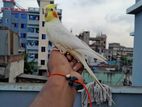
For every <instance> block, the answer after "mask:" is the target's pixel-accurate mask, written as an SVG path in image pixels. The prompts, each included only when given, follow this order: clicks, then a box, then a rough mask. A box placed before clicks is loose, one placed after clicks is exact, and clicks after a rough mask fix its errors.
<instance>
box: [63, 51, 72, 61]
mask: <svg viewBox="0 0 142 107" xmlns="http://www.w3.org/2000/svg"><path fill="white" fill-rule="evenodd" d="M65 56H66V58H67V59H68V61H69V62H71V61H72V60H73V56H71V55H70V54H69V53H66V54H65Z"/></svg>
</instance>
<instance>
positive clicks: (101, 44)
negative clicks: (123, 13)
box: [90, 33, 107, 55]
mask: <svg viewBox="0 0 142 107" xmlns="http://www.w3.org/2000/svg"><path fill="white" fill-rule="evenodd" d="M90 40H91V41H92V44H90V47H91V48H92V49H93V50H94V51H96V52H98V53H99V54H101V55H104V53H105V50H106V40H107V35H106V34H102V33H101V34H99V35H97V36H96V37H95V38H94V37H92V38H90Z"/></svg>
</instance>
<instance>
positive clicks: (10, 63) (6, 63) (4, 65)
mask: <svg viewBox="0 0 142 107" xmlns="http://www.w3.org/2000/svg"><path fill="white" fill-rule="evenodd" d="M0 32H1V36H0V81H2V82H10V83H15V82H16V79H15V78H16V77H17V76H18V75H19V74H21V73H23V72H24V71H23V70H24V57H23V55H22V54H19V53H18V51H19V36H18V34H17V33H15V32H13V31H11V30H9V29H8V28H6V27H0Z"/></svg>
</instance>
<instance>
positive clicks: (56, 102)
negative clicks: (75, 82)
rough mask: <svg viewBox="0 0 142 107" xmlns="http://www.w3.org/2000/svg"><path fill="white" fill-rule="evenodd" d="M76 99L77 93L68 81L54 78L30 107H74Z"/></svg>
mask: <svg viewBox="0 0 142 107" xmlns="http://www.w3.org/2000/svg"><path fill="white" fill-rule="evenodd" d="M74 98H75V92H74V91H73V90H72V89H71V88H70V86H69V85H68V81H67V80H66V79H65V78H64V77H60V76H53V77H50V78H49V79H48V82H47V83H46V84H45V86H44V88H43V89H42V91H41V92H40V93H39V95H38V97H37V98H36V99H35V101H34V102H33V103H32V105H31V106H30V107H57V106H58V107H73V101H74Z"/></svg>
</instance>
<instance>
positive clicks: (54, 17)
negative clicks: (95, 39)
mask: <svg viewBox="0 0 142 107" xmlns="http://www.w3.org/2000/svg"><path fill="white" fill-rule="evenodd" d="M44 9H45V29H46V32H47V34H48V37H49V40H50V41H51V42H52V43H53V44H54V45H55V46H56V47H57V48H58V49H59V50H61V51H62V52H64V53H66V52H68V53H70V54H71V55H72V56H73V57H75V58H76V59H77V60H79V61H80V62H81V63H82V64H83V65H84V68H85V69H86V70H87V71H88V73H89V74H90V75H91V76H92V77H93V78H94V80H95V82H96V83H97V84H98V85H99V86H100V87H101V88H102V89H103V86H102V84H101V83H100V82H99V81H98V79H97V78H96V76H95V74H94V73H93V72H92V70H91V69H90V68H89V66H88V64H87V62H86V60H85V57H86V56H88V57H92V58H96V59H97V60H100V61H102V62H106V59H105V58H104V57H103V56H101V55H100V54H98V53H96V52H95V51H93V50H92V49H91V48H90V47H89V46H88V45H87V44H86V43H85V42H83V41H81V40H80V39H79V38H78V37H76V36H74V35H73V34H72V33H71V32H69V31H68V30H67V29H66V28H65V27H64V26H63V25H62V23H61V22H60V20H59V17H58V14H57V12H56V5H55V4H49V5H47V6H45V8H44Z"/></svg>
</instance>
